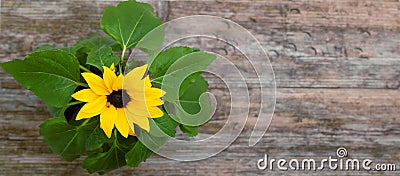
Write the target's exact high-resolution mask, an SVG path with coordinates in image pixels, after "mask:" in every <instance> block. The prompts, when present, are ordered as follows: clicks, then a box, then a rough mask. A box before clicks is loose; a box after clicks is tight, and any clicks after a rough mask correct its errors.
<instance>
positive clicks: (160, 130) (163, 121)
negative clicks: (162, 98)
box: [150, 111, 178, 137]
mask: <svg viewBox="0 0 400 176" xmlns="http://www.w3.org/2000/svg"><path fill="white" fill-rule="evenodd" d="M177 126H178V122H176V121H175V120H174V119H172V118H171V117H170V116H169V115H168V114H167V113H166V112H165V111H164V116H162V117H159V118H154V119H150V134H151V135H153V136H158V137H166V136H165V135H168V136H171V137H174V136H175V133H176V130H175V129H176V127H177Z"/></svg>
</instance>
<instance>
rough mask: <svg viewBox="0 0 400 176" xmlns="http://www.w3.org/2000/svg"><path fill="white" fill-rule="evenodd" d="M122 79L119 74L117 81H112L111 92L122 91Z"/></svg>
mask: <svg viewBox="0 0 400 176" xmlns="http://www.w3.org/2000/svg"><path fill="white" fill-rule="evenodd" d="M123 79H124V76H123V75H122V74H119V75H118V77H117V79H116V80H115V81H114V84H113V86H112V89H113V90H120V89H122V81H123Z"/></svg>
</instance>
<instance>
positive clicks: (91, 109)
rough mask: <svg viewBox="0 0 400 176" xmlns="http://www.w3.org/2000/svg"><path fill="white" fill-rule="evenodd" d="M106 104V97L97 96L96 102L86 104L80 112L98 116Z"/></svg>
mask: <svg viewBox="0 0 400 176" xmlns="http://www.w3.org/2000/svg"><path fill="white" fill-rule="evenodd" d="M106 104H107V97H106V96H104V95H103V96H99V97H98V98H97V99H96V100H94V101H92V102H89V103H86V104H85V105H84V106H83V107H82V109H81V111H83V112H85V113H97V114H100V113H102V112H103V111H104V110H105V109H104V108H106Z"/></svg>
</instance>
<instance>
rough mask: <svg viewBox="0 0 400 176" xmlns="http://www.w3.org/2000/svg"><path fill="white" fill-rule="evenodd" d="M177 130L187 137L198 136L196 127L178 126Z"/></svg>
mask: <svg viewBox="0 0 400 176" xmlns="http://www.w3.org/2000/svg"><path fill="white" fill-rule="evenodd" d="M179 128H180V129H181V130H182V132H184V133H185V134H186V135H188V136H189V137H194V136H197V134H199V127H198V126H188V125H179Z"/></svg>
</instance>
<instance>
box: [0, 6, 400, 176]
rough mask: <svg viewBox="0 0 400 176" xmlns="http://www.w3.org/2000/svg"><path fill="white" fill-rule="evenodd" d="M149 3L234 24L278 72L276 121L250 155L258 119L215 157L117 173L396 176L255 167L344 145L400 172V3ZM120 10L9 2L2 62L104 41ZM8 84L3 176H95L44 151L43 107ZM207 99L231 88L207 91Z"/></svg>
mask: <svg viewBox="0 0 400 176" xmlns="http://www.w3.org/2000/svg"><path fill="white" fill-rule="evenodd" d="M151 3H152V4H153V5H154V7H155V8H156V11H157V15H158V16H159V17H161V18H162V19H163V20H164V21H168V20H171V19H175V18H178V17H183V16H187V15H195V14H207V15H216V16H220V17H224V18H228V19H231V20H233V21H235V22H237V23H239V24H241V25H243V26H244V27H245V28H247V29H249V30H250V31H251V32H252V33H253V34H254V35H255V36H256V38H257V39H258V40H259V41H260V42H261V44H262V45H263V47H264V48H265V49H266V51H267V52H268V54H269V55H270V59H271V62H272V65H273V68H274V71H275V75H276V81H277V105H276V110H275V115H274V116H275V117H274V119H273V121H272V124H271V127H270V129H269V131H268V134H266V135H265V136H264V137H263V139H262V140H261V142H259V143H258V144H257V145H256V146H254V147H248V146H247V144H248V136H249V134H250V132H251V129H252V126H253V125H254V120H253V121H252V120H250V121H249V122H248V123H247V124H246V127H245V130H244V132H243V133H242V135H241V136H240V137H239V138H238V139H237V140H236V141H235V142H234V143H233V145H232V146H230V147H229V148H228V149H226V150H225V151H223V152H222V153H220V154H218V155H217V156H214V157H212V158H209V159H206V160H203V161H198V162H176V161H171V160H168V159H164V158H162V157H159V156H153V157H151V158H150V159H148V161H147V162H145V163H142V164H141V165H140V167H138V168H133V169H132V168H129V167H124V168H123V169H120V170H117V171H114V172H112V173H110V174H123V175H125V174H126V175H131V174H134V175H231V174H238V175H254V174H285V175H286V174H314V175H321V174H331V175H364V174H374V175H382V174H385V175H399V174H400V173H399V172H350V171H347V172H346V171H338V172H332V171H331V172H304V171H296V172H276V171H274V172H271V171H258V170H257V169H256V161H257V160H258V159H259V158H261V157H263V155H264V154H265V153H267V154H269V155H273V156H274V157H276V158H316V159H318V158H321V157H324V156H329V155H331V156H335V152H336V149H337V148H338V147H339V146H345V147H346V148H347V150H348V152H349V155H350V156H351V157H353V158H361V159H362V158H369V159H372V160H373V161H374V163H378V162H381V163H397V164H398V167H400V148H399V145H400V121H399V120H400V115H399V114H400V90H399V87H400V2H399V1H398V0H380V1H379V0H378V1H375V0H367V1H357V0H323V1H322V0H314V1H307V0H286V1H278V0H276V1H171V2H158V1H152V2H151ZM116 4H117V2H113V1H77V0H76V1H67V0H58V1H11V0H2V1H1V31H0V62H5V61H9V60H12V59H15V58H23V57H24V56H25V55H26V54H28V53H30V52H31V51H32V49H33V48H34V47H36V46H38V45H41V44H45V43H50V44H56V45H57V46H59V47H61V46H67V45H71V44H73V43H74V42H76V41H77V40H78V39H80V38H82V37H89V36H91V35H93V34H100V33H102V32H101V29H100V27H99V20H100V17H101V14H102V11H103V10H104V9H105V7H106V6H108V5H116ZM0 78H1V80H0V87H1V89H0V94H1V97H0V131H1V135H0V175H3V174H4V175H21V174H30V173H34V174H43V175H85V174H87V173H86V171H85V170H84V169H82V168H81V166H80V163H81V161H82V160H78V161H76V162H72V163H69V162H64V161H62V160H60V159H59V158H58V157H57V156H56V155H55V154H53V153H52V152H51V151H50V150H49V148H48V147H47V146H46V145H45V144H43V142H42V138H41V137H40V136H39V132H38V126H39V124H40V123H41V122H42V121H43V120H45V119H47V118H49V117H50V115H49V113H48V112H47V111H46V108H45V106H44V104H43V103H42V102H41V101H40V100H39V99H38V98H37V97H35V96H34V95H33V94H32V93H31V92H30V91H27V90H25V89H23V88H22V87H21V86H20V85H19V84H18V83H16V82H15V80H13V78H12V77H11V76H10V75H9V74H6V73H4V71H3V70H2V69H0ZM211 91H212V92H213V91H214V92H216V93H218V92H220V93H221V92H223V91H224V90H223V88H220V87H218V85H216V84H211ZM255 94H257V93H255ZM222 98H223V97H222ZM254 106H256V105H254ZM222 111H226V110H222ZM217 115H218V116H219V118H216V119H215V120H214V121H213V122H211V123H210V124H209V126H208V127H209V128H202V131H203V132H205V133H206V132H207V131H208V132H210V131H214V130H215V128H217V127H218V126H221V124H223V123H224V120H223V119H224V113H223V112H220V113H219V114H217ZM254 116H255V114H254ZM250 118H252V117H250ZM253 118H254V117H253ZM213 127H215V128H213ZM204 147H207V146H204Z"/></svg>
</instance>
